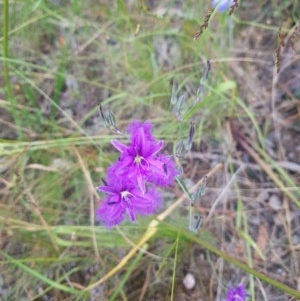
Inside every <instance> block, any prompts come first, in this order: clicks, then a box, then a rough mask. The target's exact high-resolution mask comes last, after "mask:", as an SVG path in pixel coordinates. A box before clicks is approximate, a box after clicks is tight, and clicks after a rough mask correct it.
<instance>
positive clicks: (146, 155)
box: [108, 121, 176, 193]
mask: <svg viewBox="0 0 300 301" xmlns="http://www.w3.org/2000/svg"><path fill="white" fill-rule="evenodd" d="M151 130H152V125H151V124H150V123H147V122H146V123H141V122H137V121H135V122H132V123H131V124H130V125H129V127H128V132H129V133H130V145H129V146H127V145H125V144H123V143H121V142H119V141H118V140H112V144H113V146H114V147H115V148H116V149H117V150H118V151H119V152H120V153H121V156H120V158H119V161H117V162H116V163H115V164H114V165H112V166H111V167H110V168H109V170H108V174H113V175H117V176H118V177H124V176H126V178H127V179H130V180H131V181H133V182H136V183H137V184H138V186H139V188H140V189H141V191H142V192H143V193H145V191H146V182H151V183H154V184H159V185H163V186H165V185H168V184H171V183H172V182H173V181H174V177H175V175H176V174H174V171H173V169H175V166H174V168H173V165H174V163H173V162H171V160H167V158H166V157H165V156H163V155H160V156H158V153H159V151H160V150H161V149H162V147H163V144H164V143H163V141H156V140H155V138H154V137H153V136H152V134H151ZM164 157H165V158H164ZM172 164H173V165H172ZM166 165H169V166H167V168H168V167H169V169H170V170H171V172H170V173H169V176H167V175H168V174H167V173H166V168H165V166H166Z"/></svg>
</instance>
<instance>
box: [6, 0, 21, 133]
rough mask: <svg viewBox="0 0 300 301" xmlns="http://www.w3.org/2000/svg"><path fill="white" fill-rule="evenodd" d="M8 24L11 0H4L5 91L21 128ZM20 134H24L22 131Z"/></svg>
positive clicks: (14, 116) (15, 119) (15, 120)
mask: <svg viewBox="0 0 300 301" xmlns="http://www.w3.org/2000/svg"><path fill="white" fill-rule="evenodd" d="M8 24H9V1H8V0H4V1H3V43H2V52H3V59H4V60H3V73H4V83H5V93H6V98H7V100H8V101H9V102H10V103H11V108H10V113H11V114H12V116H13V119H14V122H15V124H16V125H17V127H18V128H20V122H19V119H18V115H17V111H16V107H17V103H16V99H15V98H14V96H13V93H12V87H11V81H10V74H9V63H8V58H9V47H8V42H9V41H8ZM19 135H22V131H20V133H19ZM20 138H21V137H20Z"/></svg>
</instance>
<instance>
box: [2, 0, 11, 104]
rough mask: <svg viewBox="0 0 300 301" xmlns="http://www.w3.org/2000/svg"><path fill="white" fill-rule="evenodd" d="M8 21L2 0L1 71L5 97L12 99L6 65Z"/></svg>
mask: <svg viewBox="0 0 300 301" xmlns="http://www.w3.org/2000/svg"><path fill="white" fill-rule="evenodd" d="M8 21H9V9H8V0H4V1H3V44H2V47H3V49H2V50H3V57H4V62H3V71H4V81H5V90H6V93H7V98H8V99H12V97H11V96H12V90H11V84H10V80H9V78H10V76H9V67H8V62H7V60H6V59H7V58H8Z"/></svg>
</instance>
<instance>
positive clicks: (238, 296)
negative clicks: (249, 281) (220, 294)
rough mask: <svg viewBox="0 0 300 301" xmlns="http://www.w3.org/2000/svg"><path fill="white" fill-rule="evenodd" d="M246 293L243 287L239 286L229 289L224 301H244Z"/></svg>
mask: <svg viewBox="0 0 300 301" xmlns="http://www.w3.org/2000/svg"><path fill="white" fill-rule="evenodd" d="M246 297H247V292H246V289H245V287H244V286H243V285H242V284H240V285H239V286H237V287H236V288H235V287H231V288H230V289H229V291H228V293H227V297H226V301H245V300H246Z"/></svg>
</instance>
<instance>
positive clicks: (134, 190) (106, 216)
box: [96, 177, 161, 227]
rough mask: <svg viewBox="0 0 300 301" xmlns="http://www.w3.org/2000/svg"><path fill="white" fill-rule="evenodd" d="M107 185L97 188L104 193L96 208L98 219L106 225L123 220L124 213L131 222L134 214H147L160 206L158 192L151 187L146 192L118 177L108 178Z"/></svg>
mask: <svg viewBox="0 0 300 301" xmlns="http://www.w3.org/2000/svg"><path fill="white" fill-rule="evenodd" d="M106 184H107V185H105V186H99V187H97V189H98V190H99V191H102V192H104V193H105V194H106V197H105V198H104V200H103V202H102V203H101V204H100V206H99V208H98V209H97V212H96V213H97V216H98V220H99V221H101V222H103V223H104V224H105V226H106V227H113V226H115V225H118V224H119V223H121V222H122V221H123V219H124V218H125V216H126V213H127V214H128V215H129V218H130V220H131V221H132V222H134V221H135V220H136V217H135V216H136V214H141V215H149V214H152V213H154V212H155V211H156V210H157V208H158V207H159V206H160V203H161V197H160V194H159V193H158V192H157V191H156V190H155V188H153V187H151V188H150V189H148V191H147V192H146V193H142V192H141V190H140V189H139V188H138V187H137V185H135V184H134V183H132V182H130V181H127V180H126V179H124V181H123V180H122V179H120V178H115V179H113V178H112V177H111V178H110V179H108V181H107V183H106Z"/></svg>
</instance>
